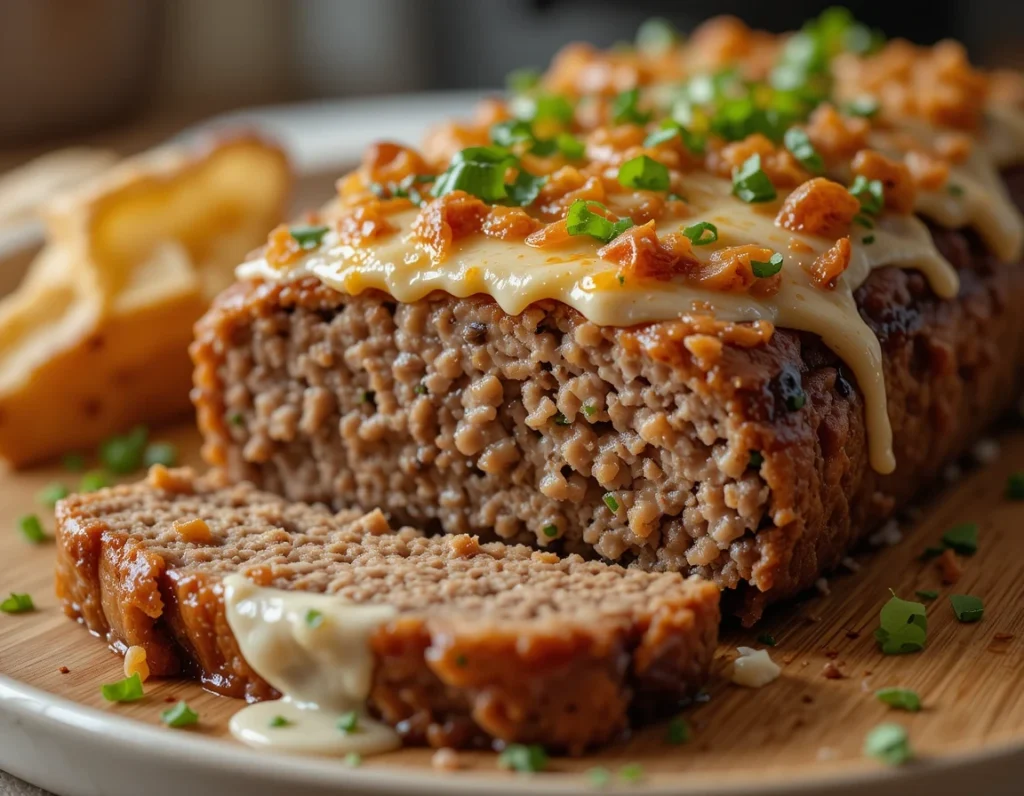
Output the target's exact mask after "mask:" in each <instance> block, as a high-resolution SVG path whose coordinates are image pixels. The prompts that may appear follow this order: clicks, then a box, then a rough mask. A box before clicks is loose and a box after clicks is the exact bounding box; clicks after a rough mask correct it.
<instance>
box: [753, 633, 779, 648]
mask: <svg viewBox="0 0 1024 796" xmlns="http://www.w3.org/2000/svg"><path fill="white" fill-rule="evenodd" d="M757 643H758V644H764V645H765V646H766V647H774V646H775V644H776V641H775V636H773V635H772V634H771V633H762V634H761V635H759V636H758V637H757Z"/></svg>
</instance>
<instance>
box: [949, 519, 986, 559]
mask: <svg viewBox="0 0 1024 796" xmlns="http://www.w3.org/2000/svg"><path fill="white" fill-rule="evenodd" d="M942 543H943V544H944V545H945V546H946V547H949V548H951V549H952V550H954V551H955V552H957V553H960V555H964V556H973V555H974V554H975V553H977V552H978V523H976V522H962V523H960V524H959V525H954V526H953V527H952V528H950V529H949V530H948V531H946V532H945V533H944V534H942Z"/></svg>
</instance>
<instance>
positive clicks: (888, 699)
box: [875, 688, 921, 713]
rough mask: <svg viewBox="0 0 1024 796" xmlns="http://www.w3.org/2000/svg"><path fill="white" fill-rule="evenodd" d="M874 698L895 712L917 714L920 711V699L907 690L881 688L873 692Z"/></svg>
mask: <svg viewBox="0 0 1024 796" xmlns="http://www.w3.org/2000/svg"><path fill="white" fill-rule="evenodd" d="M875 697H876V698H877V699H878V701H879V702H884V703H885V704H886V705H889V706H890V707H893V708H896V710H906V711H909V712H911V713H917V711H919V710H920V709H921V697H919V696H918V695H917V691H911V690H910V689H909V688H881V689H879V690H878V691H875Z"/></svg>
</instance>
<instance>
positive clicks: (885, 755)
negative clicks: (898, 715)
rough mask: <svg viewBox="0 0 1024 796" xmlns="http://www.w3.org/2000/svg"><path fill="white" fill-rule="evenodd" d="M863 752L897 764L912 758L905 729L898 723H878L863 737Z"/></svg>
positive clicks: (893, 764) (889, 763) (885, 761)
mask: <svg viewBox="0 0 1024 796" xmlns="http://www.w3.org/2000/svg"><path fill="white" fill-rule="evenodd" d="M864 754H865V755H866V756H867V757H874V758H875V759H877V760H881V761H882V762H883V763H885V764H886V765H890V766H898V765H901V764H903V763H906V762H907V761H908V760H910V759H911V758H913V756H914V755H913V752H911V750H910V739H909V738H908V737H907V731H906V730H905V729H904V728H903V727H901V726H900V725H899V724H879V725H878V726H877V727H875V728H874V729H873V730H872V731H871V732H869V733H868V735H867V737H866V738H865V739H864Z"/></svg>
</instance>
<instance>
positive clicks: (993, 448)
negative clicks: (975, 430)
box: [971, 438, 1000, 464]
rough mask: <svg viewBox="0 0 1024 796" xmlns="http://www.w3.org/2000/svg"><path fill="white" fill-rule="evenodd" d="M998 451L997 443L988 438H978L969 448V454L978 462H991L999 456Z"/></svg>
mask: <svg viewBox="0 0 1024 796" xmlns="http://www.w3.org/2000/svg"><path fill="white" fill-rule="evenodd" d="M999 452H1000V448H999V443H998V442H996V441H995V440H994V439H990V438H985V439H980V440H978V441H977V442H976V443H975V444H974V447H973V448H971V455H972V456H973V457H974V458H975V459H976V460H977V462H978V464H992V462H994V461H995V460H996V459H998V458H999Z"/></svg>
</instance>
